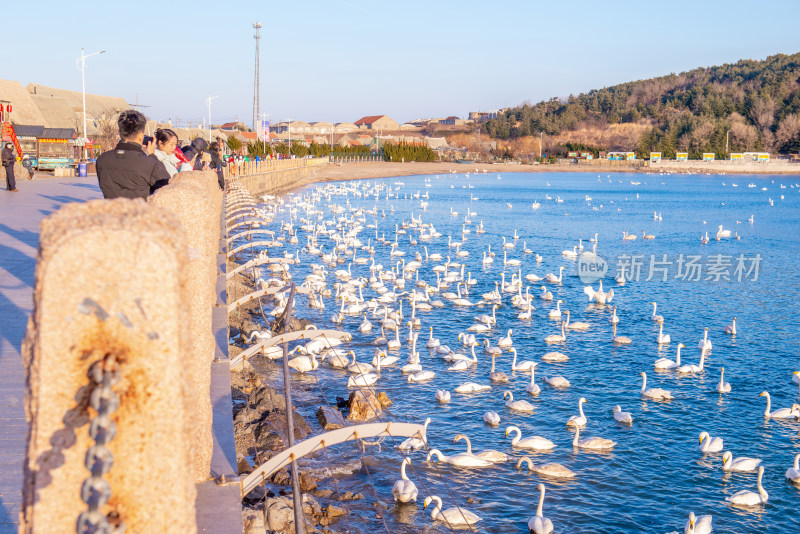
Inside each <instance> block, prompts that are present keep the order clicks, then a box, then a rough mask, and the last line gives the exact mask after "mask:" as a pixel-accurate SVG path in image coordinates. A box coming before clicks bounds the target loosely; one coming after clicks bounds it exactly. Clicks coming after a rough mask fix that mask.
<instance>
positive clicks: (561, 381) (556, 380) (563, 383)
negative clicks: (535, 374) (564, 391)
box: [542, 375, 570, 388]
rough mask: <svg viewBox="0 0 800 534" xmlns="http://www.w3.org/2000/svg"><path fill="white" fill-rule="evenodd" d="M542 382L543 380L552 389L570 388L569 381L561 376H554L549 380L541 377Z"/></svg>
mask: <svg viewBox="0 0 800 534" xmlns="http://www.w3.org/2000/svg"><path fill="white" fill-rule="evenodd" d="M542 380H544V381H545V382H547V383H548V384H550V385H551V386H553V387H554V388H568V387H569V386H570V383H569V380H567V379H566V378H564V377H563V376H558V375H556V376H553V377H550V378H547V377H546V376H543V377H542Z"/></svg>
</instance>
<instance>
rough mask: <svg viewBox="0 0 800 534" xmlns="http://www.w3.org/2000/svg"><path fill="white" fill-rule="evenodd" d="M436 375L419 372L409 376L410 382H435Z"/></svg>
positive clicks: (428, 372)
mask: <svg viewBox="0 0 800 534" xmlns="http://www.w3.org/2000/svg"><path fill="white" fill-rule="evenodd" d="M434 377H436V373H434V372H433V371H419V372H416V373H414V374H411V375H408V379H407V380H408V382H424V381H426V380H433V379H434Z"/></svg>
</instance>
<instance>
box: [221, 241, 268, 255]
mask: <svg viewBox="0 0 800 534" xmlns="http://www.w3.org/2000/svg"><path fill="white" fill-rule="evenodd" d="M273 242H274V241H251V242H250V243H245V244H244V245H239V246H238V247H236V248H235V249H233V250H229V251H228V256H227V257H228V258H230V257H231V256H233V255H234V254H236V253H237V252H241V251H243V250H245V249H248V248H250V247H255V246H265V247H268V246H270V245H272V243H273Z"/></svg>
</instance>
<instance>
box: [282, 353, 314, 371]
mask: <svg viewBox="0 0 800 534" xmlns="http://www.w3.org/2000/svg"><path fill="white" fill-rule="evenodd" d="M288 365H289V367H291V368H292V369H294V370H295V371H297V372H298V373H307V372H309V371H313V370H314V369H316V368H317V367H319V363H317V355H316V354H314V353H313V352H312V353H311V356H298V357H297V358H292V359H291V360H289V364H288Z"/></svg>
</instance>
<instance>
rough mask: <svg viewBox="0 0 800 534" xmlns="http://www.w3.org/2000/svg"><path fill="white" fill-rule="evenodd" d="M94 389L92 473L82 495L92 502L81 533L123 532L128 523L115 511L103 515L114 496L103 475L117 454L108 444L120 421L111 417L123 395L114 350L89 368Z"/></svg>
mask: <svg viewBox="0 0 800 534" xmlns="http://www.w3.org/2000/svg"><path fill="white" fill-rule="evenodd" d="M89 379H90V381H91V386H92V393H91V395H90V396H89V404H90V405H91V407H92V408H93V409H94V410H95V411H96V412H97V415H96V416H95V417H94V418H93V419H92V421H91V423H90V424H89V436H91V438H92V439H93V440H94V441H95V444H94V445H92V446H91V447H90V448H89V450H88V451H86V459H85V462H84V463H85V465H86V469H88V470H89V472H90V473H91V476H90V477H89V478H87V479H86V480H85V481H84V482H83V485H82V486H81V499H82V500H83V502H85V503H86V504H87V506H88V509H87V510H86V511H85V512H82V513H81V515H80V516H78V524H77V532H78V534H122V533H123V532H125V525H124V523H122V521H121V520H120V519H119V517H118V516H117V515H116V513H115V512H112V513H111V514H108V515H103V514H102V513H101V512H100V509H101V508H102V507H103V506H105V505H106V503H108V500H109V499H110V498H111V485H110V484H109V483H108V481H107V480H105V479H104V478H103V476H104V475H105V474H107V473H108V471H109V470H110V469H111V466H112V465H113V463H114V458H113V456H112V454H111V451H110V450H109V449H108V447H107V445H108V444H109V442H110V441H111V440H112V439H114V436H115V435H116V433H117V425H116V424H115V423H114V421H113V420H112V419H111V414H113V413H114V412H115V411H116V410H117V408H119V397H118V396H117V394H116V393H114V391H113V390H112V389H111V386H113V385H114V384H116V383H117V382H118V381H119V376H118V373H117V360H116V357H115V356H114V355H113V354H107V355H106V356H105V357H104V358H103V359H102V360H99V361H97V362H95V363H94V364H92V366H91V367H90V368H89Z"/></svg>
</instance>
